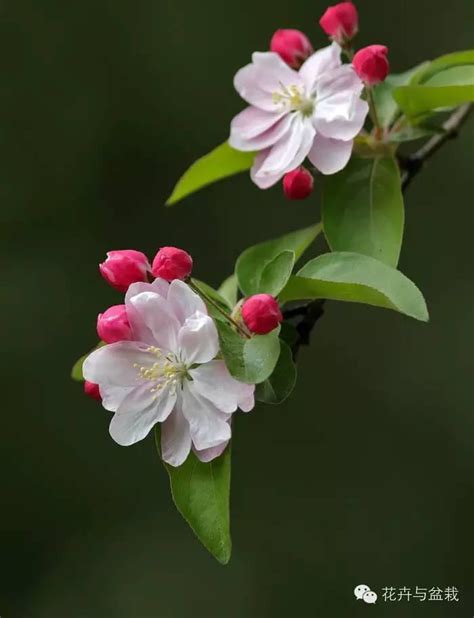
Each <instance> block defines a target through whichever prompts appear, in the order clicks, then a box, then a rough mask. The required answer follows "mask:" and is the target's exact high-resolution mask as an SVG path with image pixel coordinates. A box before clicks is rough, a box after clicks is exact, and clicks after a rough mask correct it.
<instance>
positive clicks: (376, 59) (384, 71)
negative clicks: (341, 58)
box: [352, 45, 390, 86]
mask: <svg viewBox="0 0 474 618" xmlns="http://www.w3.org/2000/svg"><path fill="white" fill-rule="evenodd" d="M387 53H388V49H387V48H386V47H385V45H369V46H368V47H364V48H363V49H359V51H358V52H357V53H356V54H355V56H354V58H353V60H352V64H353V66H354V69H355V72H356V73H357V75H358V76H359V77H360V78H361V80H362V81H364V82H365V83H366V84H368V85H369V86H373V85H374V84H378V83H380V82H383V80H384V79H385V78H386V77H387V75H388V72H389V70H390V65H389V63H388V59H387Z"/></svg>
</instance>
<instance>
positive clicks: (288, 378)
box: [255, 341, 296, 404]
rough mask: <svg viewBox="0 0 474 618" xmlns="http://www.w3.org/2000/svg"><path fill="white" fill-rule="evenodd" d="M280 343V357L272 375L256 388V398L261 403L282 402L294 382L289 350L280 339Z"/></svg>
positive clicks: (294, 369) (292, 387) (294, 374)
mask: <svg viewBox="0 0 474 618" xmlns="http://www.w3.org/2000/svg"><path fill="white" fill-rule="evenodd" d="M280 345H281V352H280V357H279V359H278V363H277V365H276V367H275V369H274V371H273V373H272V375H271V376H270V377H269V378H268V379H267V380H265V382H262V383H261V384H258V385H257V388H256V393H255V394H256V398H257V400H258V401H261V402H263V403H270V404H278V403H282V402H283V401H285V399H286V398H287V397H289V395H290V394H291V392H292V390H293V389H294V387H295V384H296V366H295V363H294V362H293V356H292V354H291V350H290V348H289V347H288V345H287V344H286V343H285V342H284V341H280Z"/></svg>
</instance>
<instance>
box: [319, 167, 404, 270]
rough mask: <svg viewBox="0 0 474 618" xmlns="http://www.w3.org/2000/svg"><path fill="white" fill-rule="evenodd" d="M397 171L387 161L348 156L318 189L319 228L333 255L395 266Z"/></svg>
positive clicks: (399, 200)
mask: <svg viewBox="0 0 474 618" xmlns="http://www.w3.org/2000/svg"><path fill="white" fill-rule="evenodd" d="M403 224H404V205H403V196H402V192H401V187H400V172H399V169H398V165H397V163H396V161H395V159H393V158H392V157H377V158H367V159H362V158H359V157H353V158H352V159H351V161H350V162H349V164H348V165H347V166H346V167H345V168H344V169H343V170H342V171H341V172H339V173H338V174H335V175H334V176H327V177H325V179H324V187H323V225H324V233H325V235H326V238H327V241H328V243H329V245H330V247H331V249H332V250H333V251H351V252H354V253H363V254H364V255H369V256H371V257H374V258H376V259H377V260H380V261H382V262H385V263H386V264H388V265H389V266H396V265H397V264H398V258H399V256H400V249H401V246H402V239H403Z"/></svg>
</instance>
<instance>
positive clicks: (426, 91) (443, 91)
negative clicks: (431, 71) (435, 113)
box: [393, 85, 474, 117]
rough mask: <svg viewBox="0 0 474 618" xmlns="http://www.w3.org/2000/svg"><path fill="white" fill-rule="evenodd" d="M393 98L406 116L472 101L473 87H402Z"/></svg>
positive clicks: (473, 95) (395, 91) (473, 97)
mask: <svg viewBox="0 0 474 618" xmlns="http://www.w3.org/2000/svg"><path fill="white" fill-rule="evenodd" d="M393 96H394V97H395V99H396V101H397V103H398V104H399V105H400V107H401V109H402V110H403V111H404V112H405V114H407V116H410V117H414V116H418V115H419V114H422V113H423V112H428V111H431V110H438V109H442V108H444V107H455V106H456V105H461V104H462V103H468V102H470V101H474V86H469V85H468V86H402V87H400V88H397V89H396V90H394V93H393Z"/></svg>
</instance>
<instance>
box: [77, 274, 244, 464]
mask: <svg viewBox="0 0 474 618" xmlns="http://www.w3.org/2000/svg"><path fill="white" fill-rule="evenodd" d="M125 307H126V310H127V316H128V321H129V323H130V326H131V332H132V340H130V341H119V342H117V343H112V344H110V345H106V346H103V347H101V348H99V349H97V350H95V351H94V352H92V354H90V355H89V356H88V357H87V359H86V360H85V362H84V365H83V373H84V377H85V379H86V380H89V381H90V382H93V383H95V384H98V385H99V387H100V393H101V395H102V405H103V406H104V408H105V409H106V410H109V411H110V412H114V416H113V418H112V421H111V423H110V434H111V436H112V438H113V439H114V440H115V441H116V442H117V443H118V444H121V445H124V446H127V445H130V444H134V443H135V442H138V441H139V440H142V439H143V438H145V437H146V436H147V435H148V433H149V432H150V430H151V429H152V428H153V426H154V425H155V424H156V423H161V424H162V426H161V451H162V457H163V460H164V461H165V462H167V463H169V464H170V465H172V466H179V465H181V464H182V463H183V462H184V461H185V460H186V458H187V456H188V454H189V452H190V450H191V448H192V449H193V450H194V452H195V453H196V455H197V457H198V458H199V459H200V460H201V461H210V460H212V459H214V458H215V457H218V456H219V455H220V454H221V453H222V452H223V450H224V449H225V447H226V445H227V444H228V442H229V440H230V437H231V426H230V420H231V417H232V414H233V413H234V412H235V411H236V410H237V408H240V409H241V410H243V411H244V412H248V411H249V410H251V409H252V408H253V407H254V403H255V402H254V390H255V387H254V386H253V385H250V384H244V383H242V382H238V381H237V380H235V379H234V378H233V377H232V376H231V375H230V373H229V371H228V369H227V367H226V365H225V363H224V361H223V360H220V359H217V358H216V356H217V354H218V352H219V340H218V335H217V329H216V326H215V324H214V322H213V320H212V319H211V317H210V316H209V315H208V313H207V309H206V306H205V304H204V302H203V301H202V300H201V298H200V297H199V296H198V295H197V294H195V293H194V292H193V291H192V290H191V288H190V287H189V286H188V285H187V284H186V283H184V282H183V281H180V280H179V279H175V280H174V281H172V282H171V283H168V282H167V281H165V280H163V279H161V278H158V279H156V280H155V281H154V282H153V283H135V284H133V285H131V286H130V288H129V289H128V292H127V294H126V297H125Z"/></svg>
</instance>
